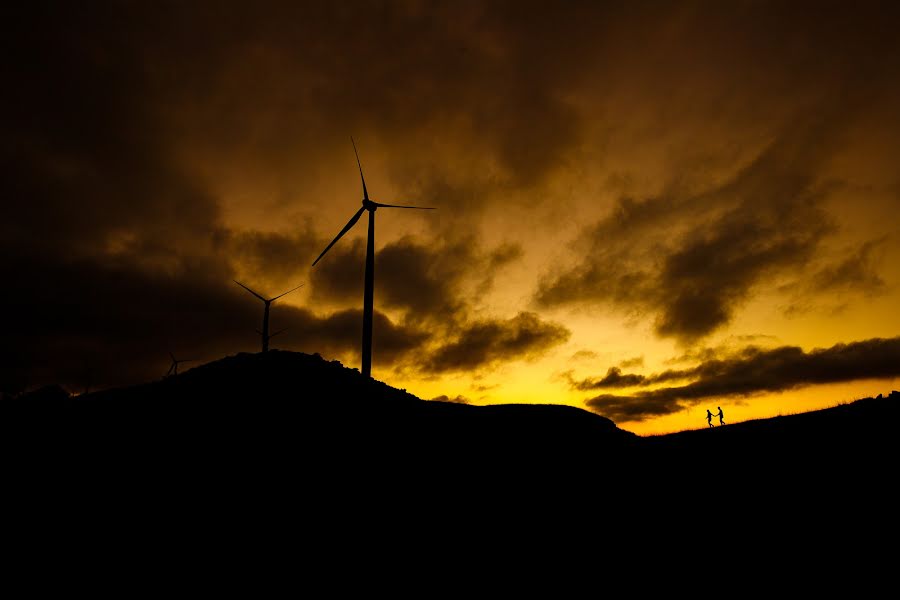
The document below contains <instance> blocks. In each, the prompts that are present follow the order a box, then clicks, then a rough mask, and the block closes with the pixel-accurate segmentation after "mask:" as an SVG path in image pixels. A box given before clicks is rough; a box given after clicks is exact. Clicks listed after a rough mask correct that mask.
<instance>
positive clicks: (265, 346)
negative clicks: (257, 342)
mask: <svg viewBox="0 0 900 600" xmlns="http://www.w3.org/2000/svg"><path fill="white" fill-rule="evenodd" d="M233 281H234V282H235V283H236V284H238V285H239V286H241V287H242V288H244V289H245V290H247V291H248V292H250V293H251V294H253V295H254V296H256V297H257V298H259V299H260V300H262V301H263V302H264V303H265V305H266V308H265V309H264V310H263V322H262V331H260V330H259V329H257V330H256V333H258V334H259V335H260V336H261V337H262V351H263V352H268V351H269V340H270V339H272V338H273V337H275V336H276V335H278V334H279V333H281V332H282V331H284V329H279V330H278V331H276V332H275V333H273V334H272V335H269V306H271V304H272V303H273V302H275V301H276V300H278V299H279V298H281V297H282V296H286V295H288V294H290V293H291V292H293V291H294V290H299V289H300V288H302V287H303V285H304V284H302V283H301V284H300V285H298V286H297V287H295V288H293V289H290V290H288V291H286V292H284V293H283V294H278V295H277V296H275V297H274V298H264V297H262V296H261V295H260V294H257V293H256V292H254V291H253V290H251V289H250V288H248V287H247V286H246V285H244V284H243V283H241V282H240V281H238V280H237V279H234V280H233Z"/></svg>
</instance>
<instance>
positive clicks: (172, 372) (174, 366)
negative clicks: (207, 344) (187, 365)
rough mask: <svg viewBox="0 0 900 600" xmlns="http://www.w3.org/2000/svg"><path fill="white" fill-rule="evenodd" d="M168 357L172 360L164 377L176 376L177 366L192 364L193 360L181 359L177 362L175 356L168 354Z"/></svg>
mask: <svg viewBox="0 0 900 600" xmlns="http://www.w3.org/2000/svg"><path fill="white" fill-rule="evenodd" d="M169 356H170V357H171V358H172V366H170V367H169V370H168V371H166V377H168V376H169V375H178V365H180V364H181V363H183V362H194V359H193V358H182V359H181V360H177V359H176V358H175V355H174V354H172V353H171V352H169Z"/></svg>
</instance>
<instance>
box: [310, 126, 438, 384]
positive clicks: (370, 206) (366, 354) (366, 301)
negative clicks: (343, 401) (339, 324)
mask: <svg viewBox="0 0 900 600" xmlns="http://www.w3.org/2000/svg"><path fill="white" fill-rule="evenodd" d="M350 143H351V144H353V153H354V154H355V155H356V166H358V167H359V178H360V179H361V180H362V189H363V199H362V208H360V209H359V210H358V211H356V214H355V215H353V216H352V217H350V220H349V221H347V224H346V225H344V228H343V229H341V232H340V233H339V234H337V236H335V238H334V239H333V240H331V243H330V244H328V246H326V247H325V249H324V250H322V254H320V255H319V258H317V259H316V260H315V261H313V264H312V266H316V263H317V262H319V261H320V260H321V259H322V257H323V256H325V253H326V252H328V251H329V250H330V249H331V247H332V246H334V244H335V243H336V242H337V241H338V240H339V239H341V237H343V235H344V234H345V233H347V232H348V231H350V229H351V228H352V227H353V226H354V225H356V222H357V221H359V218H360V217H361V216H362V214H363V211H369V233H368V237H367V239H366V287H365V292H364V294H363V331H362V369H361V370H362V374H363V376H365V377H371V376H372V313H373V307H372V305H373V299H374V296H375V211H376V210H378V209H379V208H415V209H419V210H434V207H431V206H406V205H401V204H381V203H380V202H373V201H372V200H369V192H368V190H366V178H365V177H364V176H363V170H362V164H361V163H360V162H359V152H357V151H356V142H354V141H353V138H352V137H351V138H350Z"/></svg>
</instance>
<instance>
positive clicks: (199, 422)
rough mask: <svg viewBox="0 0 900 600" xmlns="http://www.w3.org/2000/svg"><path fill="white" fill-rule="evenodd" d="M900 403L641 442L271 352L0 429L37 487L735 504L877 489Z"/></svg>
mask: <svg viewBox="0 0 900 600" xmlns="http://www.w3.org/2000/svg"><path fill="white" fill-rule="evenodd" d="M898 408H900V394H897V393H894V394H892V395H891V396H890V397H888V398H877V399H876V398H870V399H862V400H859V401H857V402H854V403H852V404H848V405H844V406H838V407H834V408H830V409H825V410H820V411H815V412H810V413H804V414H798V415H792V416H784V417H777V418H772V419H763V420H759V421H753V422H746V423H738V424H732V425H727V426H725V427H718V428H714V429H702V430H694V431H685V432H680V433H676V434H669V435H663V436H651V437H640V436H637V435H635V434H633V433H631V432H628V431H626V430H623V429H620V428H619V427H617V426H616V424H615V423H613V422H612V421H610V420H609V419H606V418H604V417H601V416H599V415H596V414H593V413H591V412H588V411H585V410H581V409H578V408H574V407H569V406H559V405H517V404H510V405H498V406H469V405H463V404H457V403H451V402H439V401H428V400H423V399H420V398H417V397H415V396H413V395H412V394H409V393H408V392H406V391H405V390H400V389H396V388H393V387H391V386H389V385H387V384H385V383H382V382H379V381H376V380H371V379H366V378H363V377H362V376H361V375H360V374H359V372H358V371H357V370H356V369H350V368H347V367H344V366H343V365H341V364H340V363H339V362H337V361H332V362H329V361H326V360H324V359H322V358H321V357H320V356H318V355H307V354H302V353H296V352H285V351H271V352H269V353H267V354H238V355H234V356H229V357H226V358H223V359H221V360H217V361H214V362H211V363H208V364H204V365H201V366H198V367H195V368H193V369H190V370H188V371H186V372H184V373H181V374H179V375H176V376H172V377H168V378H165V379H162V380H160V381H155V382H149V383H145V384H142V385H136V386H131V387H125V388H118V389H110V390H105V391H99V392H95V393H91V394H87V395H82V396H76V397H70V396H68V394H66V393H65V392H62V391H61V390H59V389H54V388H52V387H50V388H46V389H43V390H39V391H37V392H33V393H31V394H26V395H23V396H20V397H18V398H15V399H11V400H6V401H5V402H4V403H3V406H2V412H3V415H2V417H3V427H4V430H3V435H4V439H5V441H6V442H7V444H9V448H10V449H11V450H10V452H11V454H8V455H7V456H8V457H11V458H12V459H13V460H12V462H11V466H12V467H13V468H14V469H17V470H18V472H19V473H20V474H21V475H23V476H25V477H34V476H35V474H38V473H39V474H42V481H47V477H46V475H47V474H48V473H53V474H54V476H53V477H51V478H50V480H51V481H58V482H68V484H73V477H75V479H76V480H77V481H76V482H74V484H75V485H85V482H91V485H93V486H95V487H98V486H99V487H103V488H105V487H107V486H108V485H110V484H111V482H116V483H117V484H121V485H123V486H127V485H130V486H135V485H136V486H139V487H140V488H142V489H145V490H148V492H147V493H149V494H151V495H154V494H158V493H170V492H171V491H172V490H180V492H181V493H184V494H188V495H190V494H201V495H202V496H203V497H208V496H209V495H210V494H213V495H215V494H228V495H231V496H233V497H240V498H243V499H244V501H247V502H250V501H255V499H258V498H260V497H267V498H277V499H278V500H277V502H282V501H286V499H288V498H291V499H294V500H297V499H298V494H301V495H302V497H303V498H304V502H307V503H308V502H310V501H321V502H322V503H323V505H332V504H334V503H335V502H336V503H339V504H340V503H343V502H346V501H347V499H348V498H350V497H360V496H363V497H368V496H369V494H371V493H372V492H373V491H374V490H378V493H379V494H381V495H383V496H385V497H387V496H389V497H393V498H396V497H398V496H400V497H403V496H405V495H406V494H413V495H415V496H416V497H422V495H425V496H427V497H431V498H432V500H434V496H435V495H439V496H440V498H441V499H442V500H446V499H448V498H450V497H452V498H456V499H458V500H459V501H465V500H464V499H466V498H471V497H479V496H480V497H484V498H487V497H491V495H494V496H497V495H498V494H499V495H500V496H502V497H503V498H505V499H507V500H508V499H511V498H514V497H517V496H520V495H534V496H545V495H546V494H548V493H552V494H556V495H559V496H561V497H570V498H572V497H580V496H585V495H590V496H595V497H597V498H598V500H596V501H597V502H599V503H601V504H603V503H606V504H609V503H611V502H616V503H620V504H621V503H627V502H629V501H630V500H631V499H635V498H642V499H644V498H646V495H647V494H663V495H668V494H671V493H672V490H676V489H677V490H680V492H679V493H680V494H682V495H685V494H686V495H691V496H693V497H695V498H702V497H703V496H704V495H705V494H715V497H717V498H722V495H723V494H726V495H728V497H730V498H732V499H733V500H735V499H736V498H737V497H738V495H740V494H743V495H748V494H749V495H754V494H756V495H763V496H765V495H767V494H771V493H773V492H774V491H775V490H777V493H779V494H785V493H794V494H800V495H803V496H805V497H808V496H809V495H812V494H816V493H830V494H833V493H846V492H847V491H848V490H851V489H852V490H855V491H856V492H858V493H873V494H875V493H877V494H884V493H885V490H887V488H884V486H886V485H888V484H887V483H886V481H887V480H886V479H885V478H884V476H883V474H884V472H885V470H886V469H888V468H892V467H893V463H892V462H890V461H892V460H893V458H892V457H893V456H896V455H897V450H898V448H897V436H896V434H895V433H894V431H895V429H896V423H897V416H898ZM883 488H884V489H883ZM892 489H893V488H890V490H892ZM213 490H216V491H213ZM249 490H253V491H254V493H252V494H251V493H250V492H249ZM893 493H894V492H892V491H891V492H890V494H893Z"/></svg>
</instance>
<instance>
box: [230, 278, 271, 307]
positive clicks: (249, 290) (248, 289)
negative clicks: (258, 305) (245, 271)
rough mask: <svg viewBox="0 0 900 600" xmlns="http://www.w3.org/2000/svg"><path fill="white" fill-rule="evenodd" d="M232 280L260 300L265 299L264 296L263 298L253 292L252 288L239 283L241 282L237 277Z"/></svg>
mask: <svg viewBox="0 0 900 600" xmlns="http://www.w3.org/2000/svg"><path fill="white" fill-rule="evenodd" d="M232 281H233V282H235V283H236V284H238V285H239V286H241V287H242V288H244V289H245V290H247V291H248V292H250V293H251V294H253V295H254V296H256V297H257V298H259V299H260V300H262V301H263V302H265V301H266V299H265V298H263V297H262V296H260V295H259V294H257V293H256V292H254V291H253V290H251V289H250V288H248V287H247V286H246V285H244V284H243V283H241V282H240V281H238V280H237V279H232Z"/></svg>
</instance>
